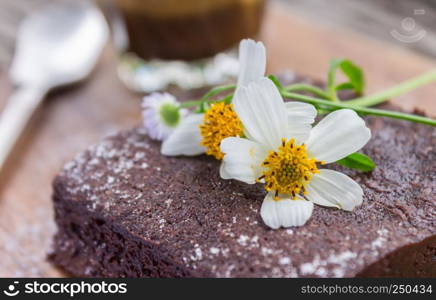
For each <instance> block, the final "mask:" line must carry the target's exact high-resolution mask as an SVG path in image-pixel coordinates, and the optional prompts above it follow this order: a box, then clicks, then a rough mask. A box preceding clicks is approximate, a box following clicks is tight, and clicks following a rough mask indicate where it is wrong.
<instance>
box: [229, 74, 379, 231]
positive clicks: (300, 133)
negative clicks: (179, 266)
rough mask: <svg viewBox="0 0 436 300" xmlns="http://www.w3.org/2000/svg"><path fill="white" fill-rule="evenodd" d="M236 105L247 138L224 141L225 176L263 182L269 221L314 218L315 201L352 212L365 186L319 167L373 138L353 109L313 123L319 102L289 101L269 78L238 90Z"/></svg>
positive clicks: (297, 223) (276, 225)
mask: <svg viewBox="0 0 436 300" xmlns="http://www.w3.org/2000/svg"><path fill="white" fill-rule="evenodd" d="M233 104H234V110H235V112H236V113H237V115H238V117H239V119H240V120H241V122H242V124H243V127H244V133H245V136H246V137H247V138H239V137H229V138H226V139H224V140H223V141H222V142H221V151H222V152H223V153H224V159H223V167H222V168H221V176H222V177H223V178H232V179H236V180H240V181H243V182H245V183H248V184H254V183H256V182H262V183H264V186H265V189H266V191H267V192H268V193H267V195H266V197H265V199H264V201H263V204H262V207H261V212H260V213H261V216H262V219H263V221H264V222H265V224H266V225H268V226H269V227H271V228H274V229H276V228H279V227H281V226H282V227H289V226H301V225H303V224H304V223H305V222H306V221H307V220H308V219H309V218H310V216H311V214H312V210H313V203H315V204H318V205H322V206H329V207H337V208H340V209H344V210H348V211H351V210H353V209H354V207H356V206H358V205H360V204H361V203H362V196H363V191H362V189H361V188H360V186H359V185H358V184H357V183H356V182H355V181H354V180H352V179H351V178H350V177H348V176H347V175H345V174H342V173H340V172H337V171H333V170H327V169H318V166H319V165H322V164H324V163H331V162H335V161H337V160H339V159H342V158H344V157H346V156H347V155H349V154H351V153H354V152H355V151H357V150H359V149H360V148H362V147H363V146H364V145H365V144H366V143H367V142H368V140H369V138H370V136H371V133H370V130H369V129H368V128H367V127H366V125H365V122H364V121H363V120H362V119H361V118H360V117H359V116H358V115H357V114H356V113H355V112H354V111H352V110H349V109H342V110H337V111H335V112H332V113H330V114H329V115H327V116H326V117H325V118H324V119H322V120H321V121H320V122H319V123H318V124H317V125H316V126H314V127H313V128H311V125H310V124H311V123H312V122H313V121H314V117H315V114H316V111H315V109H314V107H313V106H311V105H303V103H298V102H288V103H284V101H283V99H282V97H281V96H280V93H279V91H278V90H277V88H276V87H275V85H274V84H273V83H272V82H271V80H269V79H267V78H263V79H261V80H258V81H256V82H253V83H251V84H249V85H248V86H247V87H241V88H240V89H238V91H237V95H236V97H235V100H234V102H233ZM289 112H292V114H290V113H289Z"/></svg>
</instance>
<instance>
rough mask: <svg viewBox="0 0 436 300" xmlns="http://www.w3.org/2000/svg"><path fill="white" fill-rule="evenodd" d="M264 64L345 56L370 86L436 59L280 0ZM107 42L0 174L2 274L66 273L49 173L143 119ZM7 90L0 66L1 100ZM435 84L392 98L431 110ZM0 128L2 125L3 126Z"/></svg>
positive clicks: (317, 69) (54, 98) (309, 71)
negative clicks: (53, 251)
mask: <svg viewBox="0 0 436 300" xmlns="http://www.w3.org/2000/svg"><path fill="white" fill-rule="evenodd" d="M261 37H262V40H263V41H264V42H265V43H266V46H267V49H268V56H269V65H268V66H269V71H270V72H279V71H281V70H283V69H286V68H289V69H292V70H294V71H295V72H298V73H302V74H306V75H309V76H312V77H314V78H317V79H323V78H324V77H325V74H326V69H327V66H328V62H329V60H330V59H331V58H334V57H348V58H351V59H353V60H355V61H356V62H357V63H358V64H360V65H362V66H364V69H365V71H366V74H367V82H368V90H369V91H376V90H378V89H380V88H383V87H387V86H390V85H393V84H395V83H398V82H400V81H402V80H405V79H407V78H409V77H412V76H415V75H418V74H420V73H422V72H424V71H428V70H430V69H432V68H435V67H436V62H435V61H433V60H429V59H428V58H424V57H420V56H418V55H416V54H413V53H412V52H409V51H407V50H403V49H401V48H392V47H391V46H389V45H387V44H383V43H380V42H374V41H370V40H366V39H364V38H362V37H361V36H359V35H356V34H353V33H351V32H346V31H338V30H337V29H336V30H332V29H329V28H324V27H322V26H319V25H316V24H312V23H311V22H310V21H309V20H307V19H302V18H300V17H297V16H296V15H293V14H292V13H291V12H290V11H288V10H287V9H286V8H285V7H284V6H281V5H280V4H272V5H270V6H269V8H268V11H267V15H266V19H265V24H264V27H263V30H262V34H261ZM115 66H116V62H115V56H114V53H113V51H111V49H110V48H108V49H106V51H105V52H104V55H103V57H102V59H101V61H100V63H99V65H98V67H97V69H96V71H95V72H94V74H93V76H92V78H91V79H90V80H89V81H87V82H86V83H84V84H82V85H80V86H77V87H72V88H69V89H68V90H63V91H59V92H56V93H53V94H52V95H50V96H49V99H48V101H47V102H45V103H44V105H43V107H42V108H41V110H40V111H39V113H38V114H37V115H36V116H35V118H34V119H33V120H32V122H31V124H30V126H29V129H28V130H27V132H26V135H25V137H24V138H23V139H22V140H21V141H20V143H19V145H18V147H17V148H16V151H15V153H14V156H13V157H12V159H11V160H10V162H9V163H8V165H7V168H6V172H4V173H3V174H4V175H3V176H2V177H1V178H0V276H13V277H19V276H23V277H27V276H54V277H57V276H63V275H64V274H63V273H62V272H61V271H60V270H58V269H56V268H54V267H53V266H52V265H51V264H50V263H48V262H47V261H46V259H45V258H46V254H47V253H48V251H49V249H50V242H51V238H52V235H53V233H54V232H55V230H56V228H55V225H54V222H53V211H52V205H51V199H50V196H51V181H52V179H53V177H54V176H55V174H56V173H57V172H58V170H59V169H60V168H61V167H62V165H63V164H64V163H65V162H67V161H68V160H69V159H71V158H72V157H73V156H74V155H75V153H77V152H78V151H80V150H82V149H84V148H85V147H87V146H88V145H89V144H91V143H95V142H97V141H98V140H99V139H101V138H102V137H103V136H105V135H107V134H109V133H112V132H114V131H117V130H119V129H123V128H129V127H133V126H135V125H137V124H140V122H141V118H140V102H139V101H140V95H136V94H133V93H131V92H129V91H128V90H127V89H126V88H125V87H124V86H123V85H122V84H121V83H120V82H119V81H118V79H117V76H116V71H115ZM10 92H11V86H10V84H9V82H8V80H7V78H6V76H5V75H4V74H0V107H1V106H2V105H3V104H4V101H5V99H6V97H7V96H8V95H9V93H10ZM434 95H436V84H435V85H432V86H428V87H425V88H422V89H420V90H418V91H415V92H413V93H410V94H408V95H405V96H402V97H400V98H398V99H395V102H396V103H398V104H399V105H400V106H402V107H403V108H405V109H408V110H412V109H414V108H419V109H422V110H425V111H426V112H427V113H429V114H430V115H432V116H436V103H435V100H434ZM0 135H1V133H0Z"/></svg>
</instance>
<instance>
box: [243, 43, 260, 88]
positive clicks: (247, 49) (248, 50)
mask: <svg viewBox="0 0 436 300" xmlns="http://www.w3.org/2000/svg"><path fill="white" fill-rule="evenodd" d="M265 68H266V50H265V46H264V45H263V44H262V42H257V43H256V42H255V41H253V40H248V39H247V40H242V41H241V43H240V44H239V75H238V86H244V85H247V84H248V83H250V82H251V81H254V80H257V79H260V78H262V77H263V76H264V75H265Z"/></svg>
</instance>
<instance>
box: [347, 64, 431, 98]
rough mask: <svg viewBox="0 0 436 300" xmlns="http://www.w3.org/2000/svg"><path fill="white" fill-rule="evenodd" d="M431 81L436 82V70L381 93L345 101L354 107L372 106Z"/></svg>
mask: <svg viewBox="0 0 436 300" xmlns="http://www.w3.org/2000/svg"><path fill="white" fill-rule="evenodd" d="M433 81H436V70H433V71H430V72H427V73H425V74H423V75H420V76H418V77H415V78H412V79H410V80H406V81H404V82H402V83H400V84H398V85H396V86H394V87H392V88H389V89H387V90H384V91H382V92H379V93H375V94H373V95H369V96H365V97H360V98H356V99H353V100H350V101H347V104H350V105H356V106H374V105H377V104H380V103H383V102H385V101H387V100H389V99H391V98H394V97H397V96H400V95H402V94H405V93H407V92H410V91H411V90H413V89H416V88H418V87H420V86H423V85H426V84H429V83H431V82H433Z"/></svg>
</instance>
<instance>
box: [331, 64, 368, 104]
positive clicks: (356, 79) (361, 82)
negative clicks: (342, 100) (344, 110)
mask: <svg viewBox="0 0 436 300" xmlns="http://www.w3.org/2000/svg"><path fill="white" fill-rule="evenodd" d="M338 70H341V71H342V73H344V75H345V76H346V77H347V79H348V81H347V82H344V83H340V84H336V73H337V71H338ZM364 88H365V77H364V74H363V71H362V69H361V68H360V67H358V66H357V65H355V64H354V63H353V62H351V61H350V60H347V59H333V60H332V61H331V62H330V67H329V71H328V75H327V91H328V93H329V95H330V97H331V98H332V99H333V100H335V99H337V95H336V92H337V91H338V90H344V89H347V90H354V91H355V92H356V93H357V94H362V93H363V90H364Z"/></svg>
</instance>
